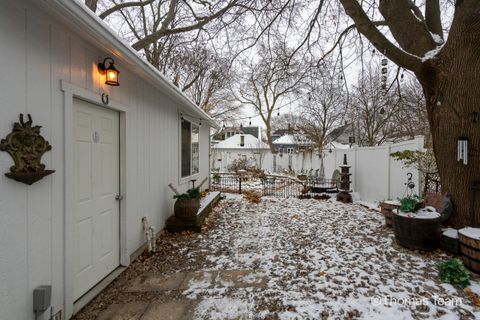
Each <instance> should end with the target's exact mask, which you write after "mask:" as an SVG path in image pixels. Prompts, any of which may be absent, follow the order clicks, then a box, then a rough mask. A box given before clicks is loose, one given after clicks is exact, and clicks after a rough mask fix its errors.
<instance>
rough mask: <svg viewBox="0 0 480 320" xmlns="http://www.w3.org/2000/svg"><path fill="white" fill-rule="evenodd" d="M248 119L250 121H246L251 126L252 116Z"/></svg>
mask: <svg viewBox="0 0 480 320" xmlns="http://www.w3.org/2000/svg"><path fill="white" fill-rule="evenodd" d="M249 119H250V122H249V123H248V125H249V126H251V125H252V118H251V117H250V118H249Z"/></svg>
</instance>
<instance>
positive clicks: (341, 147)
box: [328, 141, 350, 150]
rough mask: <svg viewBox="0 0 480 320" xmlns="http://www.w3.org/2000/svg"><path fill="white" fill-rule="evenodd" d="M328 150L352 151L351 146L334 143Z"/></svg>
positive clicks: (331, 143) (329, 145) (330, 144)
mask: <svg viewBox="0 0 480 320" xmlns="http://www.w3.org/2000/svg"><path fill="white" fill-rule="evenodd" d="M328 148H332V149H343V150H345V149H350V146H349V145H348V144H343V143H340V142H336V141H332V142H330V143H329V144H328Z"/></svg>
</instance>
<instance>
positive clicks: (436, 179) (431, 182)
mask: <svg viewBox="0 0 480 320" xmlns="http://www.w3.org/2000/svg"><path fill="white" fill-rule="evenodd" d="M440 190H441V185H440V175H439V174H438V172H435V173H427V174H426V175H425V181H424V186H423V194H424V195H425V194H427V193H428V192H440Z"/></svg>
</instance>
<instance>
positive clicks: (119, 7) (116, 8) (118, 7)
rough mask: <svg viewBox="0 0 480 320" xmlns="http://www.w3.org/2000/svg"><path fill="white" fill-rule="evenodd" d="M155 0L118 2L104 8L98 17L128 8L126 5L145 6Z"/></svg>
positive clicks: (104, 16)
mask: <svg viewBox="0 0 480 320" xmlns="http://www.w3.org/2000/svg"><path fill="white" fill-rule="evenodd" d="M154 1H155V0H146V1H133V2H124V3H119V4H117V5H115V6H113V7H111V8H109V9H107V10H105V11H104V12H102V13H101V14H100V15H99V17H100V19H105V18H106V17H108V16H109V15H111V14H112V13H114V12H116V11H119V10H122V9H124V8H128V7H137V6H146V5H148V4H150V3H153V2H154Z"/></svg>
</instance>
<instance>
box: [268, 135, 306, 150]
mask: <svg viewBox="0 0 480 320" xmlns="http://www.w3.org/2000/svg"><path fill="white" fill-rule="evenodd" d="M273 145H274V147H275V151H276V152H277V153H279V154H283V153H287V154H292V153H296V152H301V151H306V150H310V149H312V147H313V143H312V142H311V141H310V140H309V139H307V138H306V137H305V136H304V135H302V134H300V133H293V134H285V135H283V136H281V137H279V138H277V139H275V140H274V141H273Z"/></svg>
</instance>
